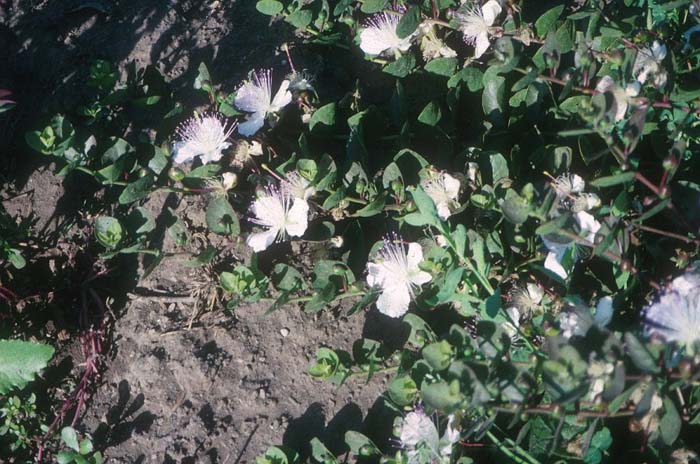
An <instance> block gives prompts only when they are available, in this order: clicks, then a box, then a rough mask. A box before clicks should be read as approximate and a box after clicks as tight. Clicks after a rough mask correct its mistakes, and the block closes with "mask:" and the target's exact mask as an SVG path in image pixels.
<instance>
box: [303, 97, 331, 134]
mask: <svg viewBox="0 0 700 464" xmlns="http://www.w3.org/2000/svg"><path fill="white" fill-rule="evenodd" d="M317 124H322V125H324V126H332V125H333V124H335V103H329V104H327V105H324V106H322V107H321V108H319V109H317V110H316V111H315V112H314V114H312V115H311V119H310V120H309V129H310V130H314V127H316V125H317Z"/></svg>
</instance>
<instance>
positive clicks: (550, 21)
mask: <svg viewBox="0 0 700 464" xmlns="http://www.w3.org/2000/svg"><path fill="white" fill-rule="evenodd" d="M563 11H564V5H557V6H555V7H554V8H552V9H550V10H547V11H546V12H545V13H544V14H543V15H542V16H540V17H539V18H538V19H537V21H535V32H536V33H537V36H538V37H544V36H546V35H547V33H549V31H551V30H553V29H554V26H555V25H556V23H557V20H558V19H559V17H560V16H561V14H562V12H563Z"/></svg>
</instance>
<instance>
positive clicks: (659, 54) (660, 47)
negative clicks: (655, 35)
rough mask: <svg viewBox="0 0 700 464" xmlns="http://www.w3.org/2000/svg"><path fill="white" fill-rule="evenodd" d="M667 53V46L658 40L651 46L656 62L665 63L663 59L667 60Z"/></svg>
mask: <svg viewBox="0 0 700 464" xmlns="http://www.w3.org/2000/svg"><path fill="white" fill-rule="evenodd" d="M666 53H667V50H666V45H664V44H662V43H661V42H659V41H658V40H655V41H654V43H653V44H651V54H652V56H653V57H654V59H655V60H656V61H663V59H664V58H666Z"/></svg>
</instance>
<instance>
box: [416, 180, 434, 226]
mask: <svg viewBox="0 0 700 464" xmlns="http://www.w3.org/2000/svg"><path fill="white" fill-rule="evenodd" d="M411 196H412V197H413V202H414V203H415V204H416V207H417V208H418V211H419V212H420V214H421V215H422V216H423V218H425V220H426V221H428V224H431V225H437V224H439V223H440V218H439V217H438V214H437V209H436V208H435V203H434V202H433V199H432V198H430V197H429V196H428V194H427V193H425V191H424V190H423V189H422V188H421V187H420V186H418V187H416V188H414V189H413V190H411Z"/></svg>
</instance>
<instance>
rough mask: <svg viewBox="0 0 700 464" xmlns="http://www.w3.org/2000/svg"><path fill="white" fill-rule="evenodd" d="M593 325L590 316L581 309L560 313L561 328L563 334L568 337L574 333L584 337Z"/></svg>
mask: <svg viewBox="0 0 700 464" xmlns="http://www.w3.org/2000/svg"><path fill="white" fill-rule="evenodd" d="M591 325H592V324H591V320H590V318H586V317H585V315H582V314H581V313H580V312H579V311H576V310H574V311H567V312H565V313H561V314H559V328H560V329H561V335H562V336H563V337H564V338H566V339H569V338H571V337H573V336H574V335H577V336H579V337H583V336H584V335H586V334H587V333H588V329H590V328H591Z"/></svg>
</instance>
